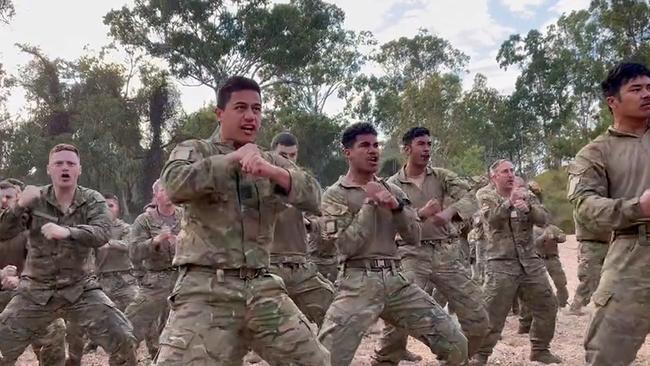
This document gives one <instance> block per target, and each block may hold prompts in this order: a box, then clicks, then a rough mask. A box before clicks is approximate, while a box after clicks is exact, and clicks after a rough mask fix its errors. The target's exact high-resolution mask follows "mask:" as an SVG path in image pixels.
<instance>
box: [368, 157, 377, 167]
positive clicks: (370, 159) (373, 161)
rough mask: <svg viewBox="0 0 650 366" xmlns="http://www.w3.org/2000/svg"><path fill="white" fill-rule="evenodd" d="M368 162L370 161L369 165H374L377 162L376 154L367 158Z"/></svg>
mask: <svg viewBox="0 0 650 366" xmlns="http://www.w3.org/2000/svg"><path fill="white" fill-rule="evenodd" d="M368 162H369V163H370V165H373V166H375V165H377V164H379V157H378V156H371V157H369V158H368Z"/></svg>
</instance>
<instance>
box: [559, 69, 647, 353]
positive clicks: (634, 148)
mask: <svg viewBox="0 0 650 366" xmlns="http://www.w3.org/2000/svg"><path fill="white" fill-rule="evenodd" d="M601 85H602V90H603V94H604V97H605V101H606V102H607V105H608V107H609V109H610V111H611V113H612V116H613V120H614V125H613V126H612V127H610V128H609V129H608V130H607V132H605V133H604V134H602V135H601V136H599V137H597V138H596V139H595V140H594V141H592V142H591V143H589V144H587V146H585V147H583V148H582V149H581V150H580V151H579V152H578V154H577V155H576V157H575V160H574V161H573V162H572V163H571V165H570V166H569V185H568V186H569V188H568V197H569V200H570V201H571V203H572V204H573V206H574V209H575V215H576V219H577V220H578V221H579V222H580V223H581V224H583V225H585V227H586V228H587V229H589V230H590V231H592V232H603V231H605V232H607V231H613V236H612V238H613V239H612V243H611V245H610V246H609V251H608V252H607V257H606V258H605V263H604V264H603V269H602V273H601V276H600V283H599V284H598V289H597V290H596V292H595V293H594V294H593V297H592V298H593V301H594V304H596V312H595V313H594V314H593V316H592V318H591V322H590V324H589V329H588V330H587V333H586V335H585V343H584V344H585V350H586V361H587V364H588V365H590V366H605V365H607V366H619V365H620V366H623V365H629V364H631V363H632V362H633V361H634V359H635V357H636V353H637V351H638V350H639V348H640V347H641V346H642V345H643V343H644V341H645V339H646V336H647V335H648V331H649V330H650V313H649V312H648V309H649V307H650V276H648V269H649V268H650V266H648V263H650V131H648V118H650V70H648V69H647V68H646V67H645V66H644V65H641V64H634V63H623V64H620V65H618V66H616V67H615V68H614V69H612V70H611V71H610V72H609V73H608V75H607V78H606V79H605V81H603V83H602V84H601Z"/></svg>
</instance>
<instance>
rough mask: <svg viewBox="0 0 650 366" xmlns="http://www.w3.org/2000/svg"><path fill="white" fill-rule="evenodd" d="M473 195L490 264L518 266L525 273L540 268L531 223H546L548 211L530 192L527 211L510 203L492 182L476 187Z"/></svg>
mask: <svg viewBox="0 0 650 366" xmlns="http://www.w3.org/2000/svg"><path fill="white" fill-rule="evenodd" d="M476 198H477V199H478V203H479V206H480V210H481V216H482V218H483V223H484V225H485V234H486V237H487V241H486V242H485V254H486V259H487V260H488V261H491V262H495V263H494V264H493V267H494V266H499V268H500V270H503V271H511V270H518V269H519V268H520V266H521V267H523V268H524V270H525V271H526V273H531V272H533V271H537V270H540V269H543V268H544V261H543V260H542V259H541V258H540V257H539V256H538V255H537V250H536V249H535V245H534V241H533V225H537V226H546V223H547V220H548V213H547V212H546V209H545V208H544V207H543V206H542V205H541V204H540V203H539V201H537V199H536V198H535V196H534V195H533V194H532V193H531V194H530V195H529V197H528V202H529V204H530V210H529V211H528V212H523V211H521V210H519V209H516V208H515V207H513V206H512V205H511V204H510V201H509V200H508V199H507V198H505V197H502V196H501V195H500V194H499V193H498V192H497V191H496V189H495V188H494V187H493V186H492V185H489V186H486V187H483V188H481V189H479V190H478V192H476ZM497 263H498V264H497Z"/></svg>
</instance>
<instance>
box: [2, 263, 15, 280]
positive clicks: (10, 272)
mask: <svg viewBox="0 0 650 366" xmlns="http://www.w3.org/2000/svg"><path fill="white" fill-rule="evenodd" d="M10 276H18V267H16V266H12V265H11V264H10V265H8V266H5V267H4V268H3V269H2V270H0V279H2V278H5V277H10Z"/></svg>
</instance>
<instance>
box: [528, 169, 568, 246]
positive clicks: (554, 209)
mask: <svg viewBox="0 0 650 366" xmlns="http://www.w3.org/2000/svg"><path fill="white" fill-rule="evenodd" d="M567 178H568V174H567V172H566V170H564V169H558V170H548V171H546V172H544V173H542V174H540V175H539V176H537V177H535V178H534V180H535V181H536V182H537V183H539V185H540V186H541V187H542V192H543V193H542V196H543V204H544V207H546V209H547V210H549V211H550V212H551V216H552V220H551V221H552V222H553V224H555V225H557V226H558V227H560V228H561V229H562V230H564V232H566V233H573V232H574V231H575V228H574V226H573V206H571V204H570V203H569V201H568V200H567V198H566V195H567V191H566V190H567Z"/></svg>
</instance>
